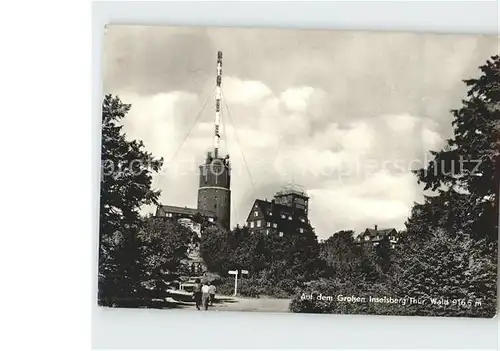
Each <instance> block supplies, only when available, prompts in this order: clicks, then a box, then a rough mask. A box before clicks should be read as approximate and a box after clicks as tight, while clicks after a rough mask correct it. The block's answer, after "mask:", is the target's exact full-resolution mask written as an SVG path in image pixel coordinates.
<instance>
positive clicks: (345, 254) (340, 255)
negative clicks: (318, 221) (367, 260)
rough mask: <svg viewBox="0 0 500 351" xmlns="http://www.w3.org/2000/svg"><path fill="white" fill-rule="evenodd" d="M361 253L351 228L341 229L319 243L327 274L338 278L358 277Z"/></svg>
mask: <svg viewBox="0 0 500 351" xmlns="http://www.w3.org/2000/svg"><path fill="white" fill-rule="evenodd" d="M361 253H362V252H361V248H360V247H359V246H356V244H355V242H354V232H353V231H352V230H341V231H339V232H337V233H335V234H333V235H332V236H331V237H329V238H328V239H327V240H325V241H324V242H323V243H321V244H320V257H321V258H323V259H324V260H325V263H326V265H327V266H328V268H329V271H330V274H329V275H332V276H335V277H336V278H339V279H353V278H355V277H359V275H360V264H361V258H362V257H361Z"/></svg>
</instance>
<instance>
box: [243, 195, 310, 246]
mask: <svg viewBox="0 0 500 351" xmlns="http://www.w3.org/2000/svg"><path fill="white" fill-rule="evenodd" d="M308 200H309V197H308V196H307V194H306V193H305V192H304V191H298V190H297V189H294V188H290V187H286V188H283V189H282V190H281V191H279V192H277V193H276V195H275V196H274V199H273V200H271V201H267V200H260V199H256V200H255V201H254V203H253V205H252V209H251V210H250V213H249V214H248V217H247V225H248V228H249V232H250V233H255V232H257V231H261V232H263V233H265V234H271V233H276V234H277V235H278V236H285V235H289V234H292V233H299V234H300V233H305V232H306V231H313V230H314V228H313V227H312V226H311V224H310V222H309V219H308Z"/></svg>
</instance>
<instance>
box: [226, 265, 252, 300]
mask: <svg viewBox="0 0 500 351" xmlns="http://www.w3.org/2000/svg"><path fill="white" fill-rule="evenodd" d="M240 272H241V275H243V274H246V275H248V271H247V270H246V269H242V270H241V271H238V270H237V269H236V270H232V271H228V272H227V273H228V274H231V275H234V294H233V296H236V294H237V293H238V274H239V273H240Z"/></svg>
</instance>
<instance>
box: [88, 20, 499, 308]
mask: <svg viewBox="0 0 500 351" xmlns="http://www.w3.org/2000/svg"><path fill="white" fill-rule="evenodd" d="M499 43H500V41H499V37H498V36H492V35H450V34H432V33H405V32H369V31H339V30H335V31H334V30H298V29H270V28H267V29H264V28H215V27H171V26H140V25H108V26H107V27H106V29H105V33H104V50H103V52H104V57H103V66H102V67H103V69H102V72H103V81H102V84H103V92H104V94H103V96H102V131H101V132H102V138H101V141H102V144H101V181H100V214H99V277H98V303H99V305H100V306H102V307H129V308H157V309H162V310H165V313H168V310H172V309H181V310H186V311H191V312H190V313H204V312H224V311H254V312H283V313H327V314H365V315H366V314H371V315H396V316H398V315H401V316H403V315H404V316H457V317H480V318H491V317H493V316H495V315H496V306H497V270H498V268H497V267H498V250H497V248H498V222H499V184H500V83H499V82H500V57H499V56H498V47H499Z"/></svg>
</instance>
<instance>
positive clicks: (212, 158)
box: [198, 51, 231, 229]
mask: <svg viewBox="0 0 500 351" xmlns="http://www.w3.org/2000/svg"><path fill="white" fill-rule="evenodd" d="M221 84H222V52H221V51H219V52H217V79H216V88H215V124H214V154H213V155H212V153H211V152H209V153H208V154H207V157H206V159H205V163H204V164H202V165H200V182H199V188H198V209H199V210H208V211H212V212H213V213H215V215H216V217H217V219H216V220H217V222H218V223H219V224H221V225H222V226H223V227H224V228H226V229H230V224H231V190H230V186H231V167H230V164H229V155H227V156H226V157H224V158H221V157H220V156H219V144H220V132H219V128H220V106H221Z"/></svg>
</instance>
